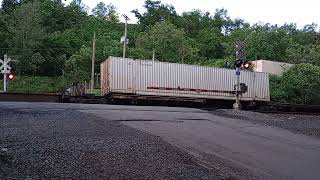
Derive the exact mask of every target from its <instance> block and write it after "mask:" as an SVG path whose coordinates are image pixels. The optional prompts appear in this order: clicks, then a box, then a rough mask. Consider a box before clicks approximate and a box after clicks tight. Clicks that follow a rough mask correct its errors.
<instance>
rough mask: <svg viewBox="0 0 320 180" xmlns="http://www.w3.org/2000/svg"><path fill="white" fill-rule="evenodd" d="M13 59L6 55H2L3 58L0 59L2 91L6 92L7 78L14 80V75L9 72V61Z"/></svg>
mask: <svg viewBox="0 0 320 180" xmlns="http://www.w3.org/2000/svg"><path fill="white" fill-rule="evenodd" d="M11 61H13V60H11V59H10V58H9V57H8V56H7V55H4V59H3V60H2V59H0V70H1V79H2V78H3V92H5V93H6V92H7V86H8V82H7V81H8V80H9V81H12V80H14V78H15V76H14V74H13V73H12V72H11V67H10V65H9V63H10V62H11Z"/></svg>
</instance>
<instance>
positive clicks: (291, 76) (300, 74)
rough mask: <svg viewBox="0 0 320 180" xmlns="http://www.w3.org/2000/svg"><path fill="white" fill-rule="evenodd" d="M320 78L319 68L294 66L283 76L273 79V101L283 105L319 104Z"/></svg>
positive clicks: (310, 65) (305, 65)
mask: <svg viewBox="0 0 320 180" xmlns="http://www.w3.org/2000/svg"><path fill="white" fill-rule="evenodd" d="M319 77H320V67H319V66H314V65H312V64H299V65H296V66H293V67H292V68H291V69H290V70H289V71H287V72H285V73H284V74H283V75H282V76H280V77H272V78H271V95H272V100H273V101H275V102H282V103H283V102H284V103H297V104H319V103H320V94H319V89H320V79H319Z"/></svg>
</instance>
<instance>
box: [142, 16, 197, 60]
mask: <svg viewBox="0 0 320 180" xmlns="http://www.w3.org/2000/svg"><path fill="white" fill-rule="evenodd" d="M189 41H190V40H188V39H187V38H186V37H185V32H184V31H183V30H180V29H177V27H176V26H174V25H173V24H171V23H170V22H167V21H164V22H160V23H156V24H155V25H154V26H152V27H151V29H150V30H149V31H147V32H146V33H142V34H141V35H140V36H139V37H138V38H137V47H138V48H144V49H146V50H149V51H151V52H152V50H155V52H156V57H157V59H160V60H163V61H169V62H188V61H190V60H191V59H192V57H194V56H196V54H197V52H198V49H197V48H195V47H192V46H191V45H190V44H189Z"/></svg>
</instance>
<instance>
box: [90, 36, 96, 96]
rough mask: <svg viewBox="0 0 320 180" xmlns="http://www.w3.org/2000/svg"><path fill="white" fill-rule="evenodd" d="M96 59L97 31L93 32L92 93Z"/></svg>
mask: <svg viewBox="0 0 320 180" xmlns="http://www.w3.org/2000/svg"><path fill="white" fill-rule="evenodd" d="M95 59H96V32H93V41H92V66H91V68H92V69H91V83H90V85H91V87H90V88H91V93H93V90H94V68H95V66H94V65H95Z"/></svg>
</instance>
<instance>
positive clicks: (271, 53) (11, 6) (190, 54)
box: [0, 0, 320, 103]
mask: <svg viewBox="0 0 320 180" xmlns="http://www.w3.org/2000/svg"><path fill="white" fill-rule="evenodd" d="M144 7H145V9H146V11H145V12H144V13H141V12H139V11H138V10H132V13H134V15H135V16H136V17H137V19H138V23H137V24H129V27H128V31H129V34H128V35H129V39H130V41H129V42H130V43H129V47H128V51H127V52H128V54H127V56H129V57H132V58H140V59H151V58H152V56H153V52H154V53H155V57H156V59H158V60H161V61H168V62H177V63H190V64H201V65H210V66H217V67H223V66H224V65H225V64H226V62H232V61H233V59H234V54H235V48H234V46H235V42H236V41H238V40H245V42H246V54H247V59H249V60H255V59H269V60H276V61H282V62H288V63H295V64H298V63H310V64H312V65H301V67H304V68H307V69H308V68H311V67H312V68H313V70H315V69H317V68H318V67H316V66H320V39H319V37H320V36H319V34H318V33H317V25H315V24H310V25H306V26H305V27H304V28H302V29H298V28H297V26H296V25H295V24H284V25H270V24H253V25H250V24H248V23H246V22H245V20H242V19H231V18H230V17H229V16H228V12H227V11H226V10H225V9H217V10H216V11H215V13H213V14H210V13H209V12H201V11H200V10H194V11H191V12H184V13H182V14H178V13H177V12H176V10H175V8H174V7H173V6H172V5H168V4H163V3H161V2H160V1H153V0H146V1H145V5H144ZM89 12H90V13H89ZM119 18H120V17H119V15H118V13H117V9H116V8H115V7H114V6H113V5H112V4H105V3H103V2H100V3H98V4H97V6H96V7H95V8H93V9H92V10H89V9H88V8H87V7H86V6H85V5H84V4H82V3H81V0H73V1H72V3H70V4H68V5H66V4H63V2H62V1H61V0H3V1H2V6H1V10H0V40H1V44H0V56H2V57H3V55H4V54H9V56H11V57H12V58H13V59H15V60H17V62H16V63H15V64H14V70H15V71H16V74H18V75H22V76H49V77H64V78H66V79H68V80H70V81H78V82H81V81H85V80H88V79H89V78H90V68H91V55H92V36H93V32H96V34H97V43H96V44H97V46H96V47H97V51H96V57H97V60H96V62H97V63H96V70H97V72H99V64H100V63H101V62H102V61H103V60H105V59H106V58H107V57H108V56H121V55H122V45H121V43H120V38H121V36H122V35H123V33H124V32H123V31H124V24H123V23H121V22H120V19H119ZM298 67H300V66H298ZM292 71H293V72H295V71H296V70H292ZM290 72H291V71H290ZM290 72H288V73H290ZM288 73H287V74H285V75H284V76H283V77H278V78H273V79H272V85H274V86H273V87H275V86H278V87H279V89H281V90H278V91H273V95H274V96H273V97H274V98H273V99H275V100H277V101H284V102H292V101H294V102H300V103H312V102H313V100H311V99H310V97H311V96H312V95H310V93H308V95H306V97H304V96H302V94H301V93H302V92H299V93H300V94H299V93H297V92H298V90H296V89H294V88H293V87H291V86H289V85H288V86H284V83H285V82H286V81H288V82H289V81H294V80H296V81H300V79H301V78H298V79H295V78H289V76H290V77H291V75H290V74H288ZM301 73H302V74H300V75H302V76H303V77H304V78H305V81H306V82H308V81H309V80H310V78H309V73H310V72H308V71H303V72H301ZM292 74H293V75H294V74H295V73H292ZM293 75H292V76H293ZM318 77H319V76H318ZM301 81H302V79H301ZM288 82H287V83H288ZM314 82H318V81H314ZM295 83H296V84H295V87H296V88H298V87H300V86H296V85H298V84H299V83H302V84H303V83H305V82H295ZM315 86H317V85H314V84H312V83H311V82H310V88H314V87H315ZM301 87H302V86H301ZM307 87H308V88H309V86H307ZM309 90H310V91H311V89H309ZM291 91H292V92H291ZM286 93H287V94H286ZM293 94H295V95H297V96H298V95H299V98H301V99H294V100H293V99H288V98H291V97H292V95H293ZM286 97H288V98H286Z"/></svg>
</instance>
